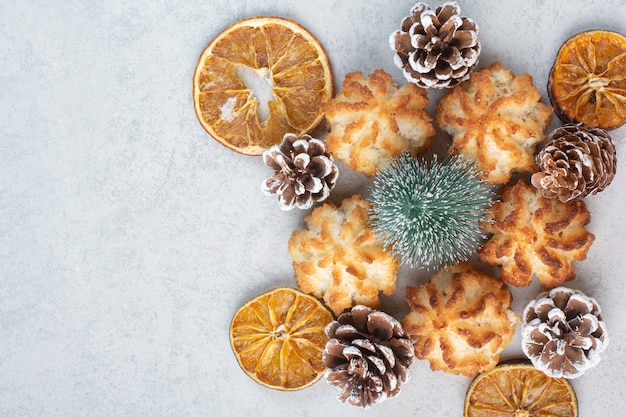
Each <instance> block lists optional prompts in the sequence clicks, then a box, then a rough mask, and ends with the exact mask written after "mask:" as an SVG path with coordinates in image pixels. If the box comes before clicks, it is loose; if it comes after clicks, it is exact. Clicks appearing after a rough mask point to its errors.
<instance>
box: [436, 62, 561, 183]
mask: <svg viewBox="0 0 626 417" xmlns="http://www.w3.org/2000/svg"><path fill="white" fill-rule="evenodd" d="M540 100H541V94H540V93H539V90H537V88H536V87H535V86H534V85H533V80H532V77H531V76H530V75H528V74H524V75H519V76H516V75H515V74H513V73H512V72H510V71H508V70H506V69H504V68H503V67H502V65H501V64H500V63H498V62H496V63H493V64H491V65H490V66H488V67H487V68H483V69H482V70H480V71H477V72H476V71H475V72H473V73H472V74H471V75H470V79H469V80H467V81H464V82H462V83H460V84H458V85H457V86H455V87H454V88H452V89H451V90H449V91H448V93H447V94H446V95H445V96H444V97H443V98H442V99H441V100H440V101H439V105H438V106H437V115H436V120H437V123H438V124H439V127H441V129H443V130H445V131H446V132H448V133H449V134H451V135H452V136H453V143H452V146H450V152H460V153H462V154H463V155H465V156H466V157H468V158H471V159H475V160H477V161H478V164H479V167H480V168H481V169H482V170H483V171H484V173H485V175H484V179H486V180H487V181H489V182H491V183H494V184H506V183H507V182H509V180H510V179H511V175H512V174H513V173H518V172H520V173H530V172H535V171H536V170H537V165H536V163H535V148H536V147H537V145H538V144H539V143H541V142H543V141H544V140H545V135H544V133H543V132H544V130H545V128H546V127H547V126H548V124H549V123H550V120H551V119H552V111H553V110H552V107H550V106H547V105H545V104H543V103H541V101H540Z"/></svg>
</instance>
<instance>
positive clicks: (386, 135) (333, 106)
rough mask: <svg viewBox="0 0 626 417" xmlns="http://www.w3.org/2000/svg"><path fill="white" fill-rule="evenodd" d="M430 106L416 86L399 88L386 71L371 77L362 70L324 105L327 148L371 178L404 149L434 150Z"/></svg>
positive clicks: (377, 71) (347, 77) (415, 151)
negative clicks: (427, 106)
mask: <svg viewBox="0 0 626 417" xmlns="http://www.w3.org/2000/svg"><path fill="white" fill-rule="evenodd" d="M427 104H428V96H427V94H426V91H425V90H423V89H421V88H419V87H418V86H416V85H415V84H413V83H409V84H406V85H404V86H402V87H400V88H398V85H397V84H395V83H394V82H393V80H392V79H391V75H389V74H388V73H386V72H385V71H383V70H376V71H374V72H373V73H372V74H370V75H369V78H368V79H366V78H365V77H364V76H363V74H362V73H360V72H352V73H349V74H347V75H346V78H345V80H344V82H343V91H341V92H340V93H339V94H337V95H336V96H335V97H334V98H332V99H331V100H329V101H328V103H326V104H325V105H324V112H325V115H326V120H327V125H328V128H329V129H330V132H329V133H328V135H326V138H325V140H326V144H327V146H328V150H329V151H330V153H331V154H332V155H333V156H334V157H335V158H337V159H339V160H340V161H341V162H343V163H344V164H346V165H347V166H349V167H350V168H352V169H354V170H355V171H361V172H363V173H365V175H367V176H371V175H373V174H375V173H376V170H377V169H378V167H380V166H382V165H384V164H385V163H387V162H388V161H389V160H391V158H393V157H394V156H395V155H397V154H398V153H400V152H401V151H404V150H406V151H408V152H409V153H410V154H411V155H413V156H415V155H417V154H418V153H420V152H423V151H425V150H427V149H428V148H429V147H430V140H431V138H432V137H433V136H434V135H435V129H434V128H433V126H432V123H431V121H432V120H431V118H430V116H429V115H428V113H427V112H426V110H424V107H426V105H427Z"/></svg>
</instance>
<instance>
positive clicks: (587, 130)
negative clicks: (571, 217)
mask: <svg viewBox="0 0 626 417" xmlns="http://www.w3.org/2000/svg"><path fill="white" fill-rule="evenodd" d="M537 164H538V165H539V169H540V171H539V172H537V173H535V174H533V176H532V178H531V180H532V184H533V185H534V186H535V187H537V188H538V189H539V190H541V193H542V194H543V196H544V197H546V198H558V199H559V200H561V201H562V202H564V203H565V202H567V201H569V200H573V199H575V198H583V197H586V196H588V195H591V194H595V193H597V192H600V191H602V190H604V189H605V188H606V187H608V185H609V184H610V183H611V181H613V177H615V173H616V168H617V157H616V153H615V144H614V143H613V139H611V136H609V134H608V133H607V132H606V131H604V130H602V129H600V128H597V127H591V126H587V125H583V124H567V125H565V126H563V127H560V128H558V129H555V130H554V131H553V132H552V133H551V134H550V135H549V136H548V140H547V142H546V144H545V146H544V148H543V149H542V150H541V151H539V153H538V154H537Z"/></svg>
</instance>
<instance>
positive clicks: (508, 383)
mask: <svg viewBox="0 0 626 417" xmlns="http://www.w3.org/2000/svg"><path fill="white" fill-rule="evenodd" d="M464 416H465V417H494V416H499V417H577V416H578V403H577V400H576V394H575V393H574V390H573V389H572V386H571V385H570V383H569V382H568V381H567V380H566V379H563V378H552V377H550V376H548V375H546V374H545V373H543V372H542V371H540V370H538V369H536V368H535V367H534V366H532V365H531V364H530V363H527V362H513V363H505V364H502V365H498V366H497V367H495V368H494V369H492V370H490V371H487V372H484V373H482V374H480V375H478V376H477V377H476V378H475V379H474V380H473V381H472V383H471V385H470V387H469V389H468V390H467V395H466V397H465V414H464Z"/></svg>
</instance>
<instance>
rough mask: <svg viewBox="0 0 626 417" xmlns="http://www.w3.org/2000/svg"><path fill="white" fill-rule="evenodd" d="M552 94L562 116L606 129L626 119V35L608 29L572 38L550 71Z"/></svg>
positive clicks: (564, 46) (552, 98)
mask: <svg viewBox="0 0 626 417" xmlns="http://www.w3.org/2000/svg"><path fill="white" fill-rule="evenodd" d="M548 95H549V96H550V101H551V102H552V106H553V107H554V108H555V110H556V113H557V115H558V116H559V118H560V119H561V120H563V121H565V122H574V123H585V124H587V125H590V126H595V127H599V128H602V129H606V130H611V129H615V128H616V127H618V126H620V125H622V124H623V123H624V122H625V121H626V37H624V36H623V35H621V34H619V33H616V32H610V31H606V30H592V31H587V32H582V33H579V34H578V35H575V36H573V37H571V38H570V39H568V40H567V41H566V42H565V43H564V44H563V45H562V46H561V48H560V49H559V52H558V54H557V56H556V60H555V61H554V65H553V66H552V70H551V71H550V77H549V80H548Z"/></svg>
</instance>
